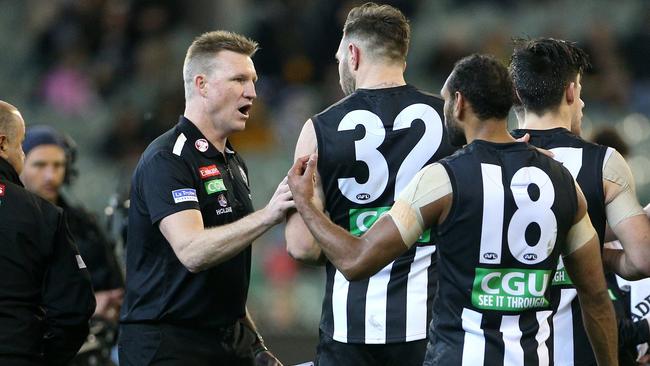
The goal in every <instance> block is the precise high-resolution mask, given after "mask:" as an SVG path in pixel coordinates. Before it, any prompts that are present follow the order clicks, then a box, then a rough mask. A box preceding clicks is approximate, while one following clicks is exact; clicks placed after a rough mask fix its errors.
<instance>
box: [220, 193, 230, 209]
mask: <svg viewBox="0 0 650 366" xmlns="http://www.w3.org/2000/svg"><path fill="white" fill-rule="evenodd" d="M217 202H219V206H221V207H226V206H228V200H227V199H226V196H224V195H223V193H221V194H219V195H218V196H217Z"/></svg>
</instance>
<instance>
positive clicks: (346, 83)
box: [341, 61, 357, 95]
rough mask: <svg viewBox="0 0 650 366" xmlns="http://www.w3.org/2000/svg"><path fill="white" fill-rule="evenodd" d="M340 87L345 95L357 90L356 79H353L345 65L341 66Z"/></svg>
mask: <svg viewBox="0 0 650 366" xmlns="http://www.w3.org/2000/svg"><path fill="white" fill-rule="evenodd" d="M342 62H347V61H342ZM341 89H342V90H343V94H345V95H350V94H352V93H354V91H355V90H357V83H356V80H354V76H352V73H351V72H350V70H349V69H348V68H347V67H345V66H344V67H342V68H341Z"/></svg>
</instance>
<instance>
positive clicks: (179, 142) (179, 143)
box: [172, 133, 187, 156]
mask: <svg viewBox="0 0 650 366" xmlns="http://www.w3.org/2000/svg"><path fill="white" fill-rule="evenodd" d="M185 141H187V137H185V135H184V134H182V133H181V134H180V135H178V137H177V138H176V143H175V144H174V149H173V150H172V152H173V153H174V155H178V156H181V151H183V145H185Z"/></svg>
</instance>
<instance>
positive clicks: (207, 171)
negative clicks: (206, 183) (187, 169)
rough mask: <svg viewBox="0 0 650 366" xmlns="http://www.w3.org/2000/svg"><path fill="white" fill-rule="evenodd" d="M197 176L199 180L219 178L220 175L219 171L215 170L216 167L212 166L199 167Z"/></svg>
mask: <svg viewBox="0 0 650 366" xmlns="http://www.w3.org/2000/svg"><path fill="white" fill-rule="evenodd" d="M199 174H200V175H201V179H205V178H210V177H216V176H219V175H221V172H220V171H219V169H217V166H216V165H214V164H212V165H208V166H202V167H199Z"/></svg>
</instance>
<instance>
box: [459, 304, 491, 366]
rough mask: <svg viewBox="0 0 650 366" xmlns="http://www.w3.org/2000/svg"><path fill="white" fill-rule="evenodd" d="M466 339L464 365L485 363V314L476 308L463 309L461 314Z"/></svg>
mask: <svg viewBox="0 0 650 366" xmlns="http://www.w3.org/2000/svg"><path fill="white" fill-rule="evenodd" d="M461 319H462V321H463V330H464V331H465V340H464V341H463V364H462V366H476V365H483V358H484V356H485V336H484V334H483V329H481V320H482V319H483V315H482V314H481V313H479V312H476V311H474V310H470V309H467V308H464V309H463V314H462V315H461Z"/></svg>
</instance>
